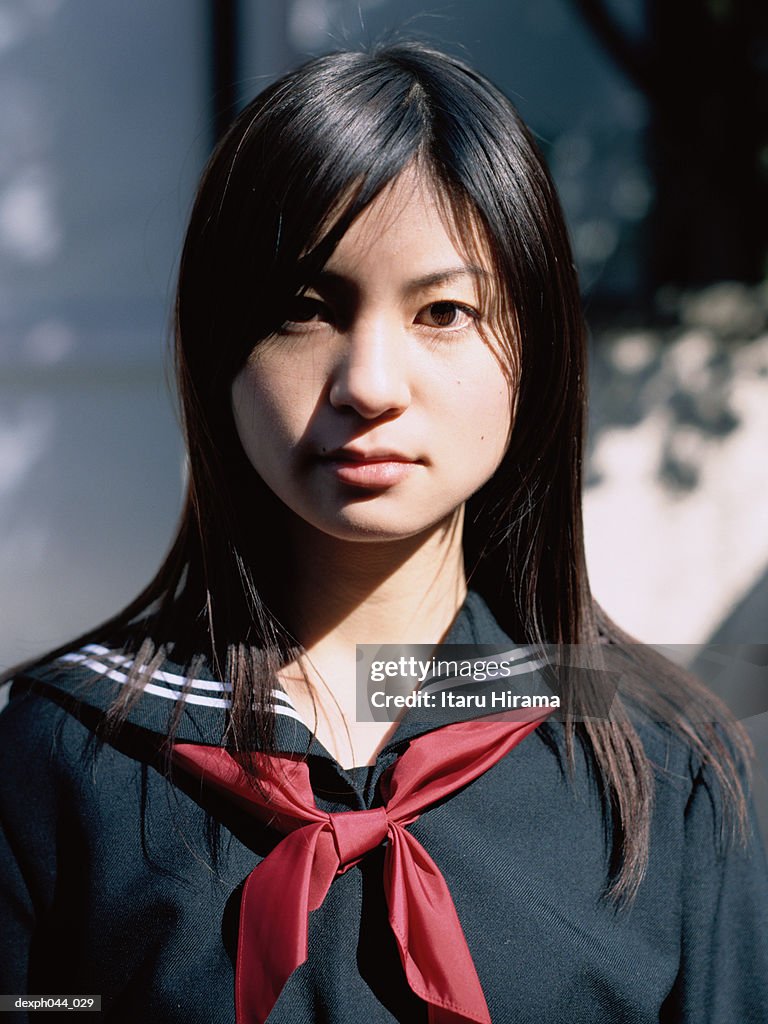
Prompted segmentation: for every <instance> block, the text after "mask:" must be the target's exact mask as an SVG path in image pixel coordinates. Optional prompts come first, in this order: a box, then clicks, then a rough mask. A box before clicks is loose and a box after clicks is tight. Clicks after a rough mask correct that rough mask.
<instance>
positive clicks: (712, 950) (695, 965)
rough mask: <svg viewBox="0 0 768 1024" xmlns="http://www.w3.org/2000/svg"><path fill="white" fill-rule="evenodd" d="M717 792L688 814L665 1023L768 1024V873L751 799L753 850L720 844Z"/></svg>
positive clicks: (701, 793) (700, 796)
mask: <svg viewBox="0 0 768 1024" xmlns="http://www.w3.org/2000/svg"><path fill="white" fill-rule="evenodd" d="M716 793H717V790H716V788H715V787H714V786H710V785H708V784H707V782H706V781H704V780H703V778H702V776H701V775H699V777H698V778H697V780H696V782H695V784H694V788H693V792H692V795H691V798H690V800H689V803H688V807H687V809H686V819H685V856H684V865H683V871H684V876H683V883H682V884H683V898H682V934H681V961H680V971H679V974H678V977H677V980H676V982H675V986H674V988H673V990H672V992H671V993H670V996H669V998H668V999H667V1001H666V1002H665V1004H664V1012H662V1015H661V1021H662V1022H663V1024H768V868H767V867H766V857H765V850H764V846H763V843H762V841H761V837H760V832H759V828H758V824H757V819H756V815H755V812H754V807H753V805H752V801H751V800H750V801H749V812H750V815H749V817H750V822H749V826H750V832H749V836H748V840H747V843H746V845H744V844H743V843H741V842H739V840H731V841H730V842H728V843H726V844H725V848H724V849H723V848H721V846H720V844H719V842H718V832H719V827H720V813H721V808H720V806H719V802H718V800H717V797H716V795H715V794H716Z"/></svg>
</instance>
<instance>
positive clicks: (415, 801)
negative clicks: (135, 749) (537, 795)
mask: <svg viewBox="0 0 768 1024" xmlns="http://www.w3.org/2000/svg"><path fill="white" fill-rule="evenodd" d="M544 717H546V715H545V716H544ZM542 721H543V717H542V716H541V714H540V712H537V717H536V718H535V719H533V720H527V721H515V722H509V721H505V722H500V721H482V720H480V721H472V722H459V723H456V724H452V725H447V726H444V727H443V728H441V729H436V730H434V731H433V732H429V733H425V734H424V735H422V736H418V737H416V738H415V739H413V740H411V741H410V745H409V746H408V748H407V750H406V751H405V753H403V754H402V756H401V757H399V758H398V760H397V761H396V762H395V763H394V764H393V765H392V767H391V768H388V769H387V771H386V772H385V773H384V775H383V776H382V779H381V784H380V789H381V796H382V800H383V801H384V806H383V807H376V808H374V809H372V810H367V811H342V812H340V813H337V814H328V813H326V812H325V811H321V810H319V809H318V807H317V806H316V804H315V799H314V794H313V792H312V787H311V785H310V780H309V771H308V768H307V764H306V762H305V761H301V760H296V759H295V758H291V757H273V756H270V757H264V756H261V755H259V756H258V765H259V769H260V780H259V781H260V787H261V792H259V791H257V790H255V789H254V787H253V785H252V784H251V783H249V780H248V777H247V775H246V773H245V771H244V769H243V768H242V767H241V764H240V763H239V762H238V759H237V758H236V757H233V756H232V755H231V754H229V753H228V752H227V751H226V750H224V749H222V748H220V747H205V746H198V745H196V744H190V743H180V744H176V745H175V747H174V748H173V753H172V760H173V762H174V764H175V765H176V766H178V767H180V768H183V769H185V770H186V771H187V772H189V773H191V774H192V775H194V776H195V777H197V778H199V779H201V780H203V781H204V783H205V785H206V786H208V787H211V788H213V789H215V790H217V791H219V792H220V793H223V794H225V795H226V796H227V797H229V798H230V799H232V800H233V802H236V803H237V804H239V805H240V806H241V807H245V808H246V809H247V810H248V811H249V812H250V813H252V814H255V815H257V816H258V817H259V818H261V819H263V820H266V821H268V822H269V824H270V825H272V826H273V827H275V828H277V829H278V830H279V831H281V832H285V833H286V835H285V837H284V838H283V839H282V840H281V841H280V842H279V843H278V844H277V845H276V846H275V848H274V849H273V850H272V851H271V853H270V854H269V856H268V857H266V858H265V859H264V860H263V861H261V862H260V863H259V864H257V866H256V867H255V868H254V869H253V871H252V872H251V873H250V875H249V876H248V878H247V880H246V882H245V887H244V889H243V896H242V905H241V909H240V935H239V940H238V949H237V966H236V974H235V1005H236V1011H237V1024H264V1021H265V1020H266V1019H267V1017H268V1016H269V1013H270V1011H271V1010H272V1007H273V1006H274V1005H275V1003H276V1001H277V998H278V996H279V995H280V992H281V991H282V989H283V986H284V985H285V983H286V981H287V980H288V978H289V977H290V976H291V974H292V973H293V972H294V971H295V970H296V968H297V967H299V966H300V965H301V964H303V963H304V961H305V960H306V959H307V929H308V924H309V922H308V914H309V912H310V911H312V910H317V908H318V907H319V906H320V905H321V903H322V902H323V900H324V899H325V896H326V893H327V892H328V889H329V887H330V885H331V883H332V882H333V879H334V878H335V877H336V875H340V874H343V873H344V872H345V871H348V870H349V868H351V867H353V866H354V865H355V864H357V863H358V861H360V860H361V859H362V858H363V857H364V856H365V854H366V853H368V852H370V851H371V850H373V849H375V848H376V847H377V846H379V845H380V844H381V843H383V842H384V841H385V840H387V848H386V854H385V861H384V889H385V892H386V898H387V905H388V907H389V923H390V926H391V928H392V931H393V933H394V935H395V940H396V942H397V946H398V949H399V952H400V960H401V962H402V964H403V969H404V970H405V975H406V978H407V981H408V984H409V986H410V987H411V989H412V990H413V992H414V993H415V994H416V995H417V996H419V997H420V998H421V999H423V1000H424V1001H425V1002H426V1003H427V1004H428V1006H429V1019H430V1022H431V1024H464V1022H469V1021H472V1022H475V1024H490V1017H489V1015H488V1007H487V1005H486V1002H485V996H484V995H483V990H482V988H481V986H480V981H479V979H478V977H477V972H476V970H475V965H474V963H473V961H472V956H471V954H470V952H469V948H468V947H467V941H466V939H465V937H464V932H463V931H462V928H461V924H460V922H459V919H458V916H457V914H456V908H455V907H454V905H453V900H452V899H451V895H450V893H449V891H448V887H447V885H446V883H445V879H444V878H443V876H442V874H441V873H440V870H439V868H438V867H437V865H436V864H435V862H434V861H433V860H432V858H431V857H430V856H429V854H428V853H427V851H426V850H425V849H424V847H423V846H422V845H421V843H419V842H418V841H417V840H416V839H414V837H413V836H412V835H411V834H410V833H409V832H407V831H406V828H405V826H406V825H410V824H411V823H412V822H414V821H416V819H417V818H418V817H419V816H420V815H421V814H423V813H424V811H426V810H428V809H429V808H430V807H431V806H432V805H433V804H435V803H437V802H438V801H440V800H443V799H444V798H445V797H447V796H450V795H451V794H452V793H455V792H456V791H457V790H458V789H461V788H462V787H464V786H466V785H467V784H468V783H470V782H472V781H474V779H476V778H477V777H478V776H480V775H482V774H483V773H484V772H486V771H487V770H488V769H489V768H491V767H492V766H493V765H494V764H496V762H497V761H500V760H501V758H502V757H504V755H505V754H507V753H508V752H509V751H510V750H511V749H512V748H513V747H515V746H516V745H517V744H518V743H520V741H521V740H523V739H525V737H526V736H527V735H528V734H529V733H530V732H532V731H533V730H534V729H535V728H536V727H537V726H538V725H539V724H540V723H541V722H542ZM238 757H239V760H240V761H242V760H243V757H241V756H239V755H238Z"/></svg>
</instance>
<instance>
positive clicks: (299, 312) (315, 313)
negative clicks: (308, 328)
mask: <svg viewBox="0 0 768 1024" xmlns="http://www.w3.org/2000/svg"><path fill="white" fill-rule="evenodd" d="M330 317H331V312H330V310H329V309H328V307H327V306H326V304H325V303H324V302H321V301H320V299H312V298H309V297H307V296H306V295H297V296H296V298H295V299H294V300H293V301H292V302H291V303H290V305H289V306H288V308H287V309H286V311H285V317H284V319H283V326H284V329H288V330H290V327H291V325H292V324H309V323H313V322H317V323H327V322H328V321H329V320H330Z"/></svg>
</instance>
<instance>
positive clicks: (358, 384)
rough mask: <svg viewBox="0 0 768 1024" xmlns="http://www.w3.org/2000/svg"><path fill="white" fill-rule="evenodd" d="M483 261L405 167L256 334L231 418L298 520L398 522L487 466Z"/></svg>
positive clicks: (488, 381) (452, 495)
mask: <svg viewBox="0 0 768 1024" xmlns="http://www.w3.org/2000/svg"><path fill="white" fill-rule="evenodd" d="M490 274H491V271H490V267H489V266H488V265H487V264H486V263H483V264H482V265H478V264H477V263H476V262H475V263H472V262H469V261H468V259H467V257H466V255H462V254H461V253H460V252H459V251H458V250H457V249H456V247H455V246H454V243H453V241H452V240H451V237H450V236H449V233H448V231H447V230H446V227H445V224H444V216H443V214H442V213H441V209H440V207H439V204H438V203H437V202H436V200H435V197H434V192H433V191H432V189H431V188H430V186H429V185H428V184H426V183H424V182H423V180H422V179H421V178H420V177H419V176H418V175H417V173H416V172H415V171H412V170H408V171H405V172H403V174H401V175H400V177H399V178H398V179H397V180H396V181H395V182H394V183H393V184H392V185H391V186H389V187H388V188H387V189H385V191H384V192H383V193H382V194H381V195H380V196H379V197H377V199H376V200H374V202H372V203H371V204H370V205H369V206H368V207H366V209H365V210H364V211H363V212H362V213H361V214H360V216H359V217H358V218H357V219H356V220H355V221H354V223H353V224H352V226H351V227H350V228H349V230H348V231H347V233H346V234H345V235H344V237H343V238H342V240H341V242H340V243H339V245H338V246H337V248H336V250H335V252H334V253H333V255H332V256H331V258H330V259H329V260H328V262H327V263H326V265H325V267H324V268H323V271H322V272H321V274H320V275H319V277H318V279H317V280H316V281H315V282H314V284H313V286H312V287H311V288H309V289H308V290H307V292H306V293H305V294H304V295H303V296H301V297H299V298H297V299H296V300H295V302H294V303H293V306H292V308H291V309H290V310H288V311H287V316H286V322H285V324H284V326H283V328H282V329H281V331H280V332H278V333H277V334H275V335H273V336H272V337H270V338H267V339H266V340H265V341H263V342H261V343H259V344H258V345H257V346H256V348H255V349H254V351H253V352H252V354H251V356H250V358H249V360H248V362H247V363H246V365H245V366H244V368H243V369H242V370H241V371H240V373H239V374H238V375H237V377H236V378H235V380H234V383H233V385H232V405H233V411H234V416H235V423H236V426H237V431H238V434H239V436H240V440H241V442H242V444H243V448H244V450H245V452H246V455H247V456H248V458H249V460H250V462H251V464H252V466H253V467H254V469H255V470H256V472H257V473H258V474H259V475H260V476H261V477H262V479H263V480H264V481H265V483H266V484H267V485H268V486H269V487H270V488H271V489H272V491H274V493H275V494H276V495H277V496H278V497H279V498H280V499H281V501H283V502H284V504H285V505H287V506H288V508H290V509H291V510H292V511H293V512H294V513H295V514H296V515H297V516H299V517H300V518H301V519H302V520H304V521H305V522H306V523H309V524H310V525H311V526H313V527H315V528H316V529H317V530H320V531H322V532H323V533H325V534H329V535H331V536H333V537H337V538H340V539H350V540H386V539H391V540H394V539H398V538H404V537H413V536H416V535H418V534H419V533H421V532H423V531H426V530H429V529H431V528H432V527H434V526H436V525H437V524H439V523H442V522H445V521H447V520H450V518H451V517H452V516H453V515H454V514H455V513H456V511H457V510H458V509H460V508H461V507H462V506H463V503H464V502H465V501H466V500H467V498H469V497H470V495H472V494H473V493H474V492H475V491H477V490H478V489H479V488H480V487H481V486H482V485H483V484H484V483H485V482H486V481H487V480H488V479H489V478H490V477H491V476H492V475H493V473H494V471H495V470H496V468H497V466H498V465H499V462H500V460H501V458H502V456H503V454H504V451H505V449H506V446H507V442H508V436H509V432H510V426H511V408H512V394H511V387H510V383H509V373H508V372H507V371H506V370H505V369H504V368H503V366H502V364H501V362H500V359H499V357H498V355H497V354H496V352H497V350H498V348H499V346H498V345H497V344H490V343H492V342H493V341H494V340H497V339H494V336H493V334H492V331H491V325H490V324H489V319H490V311H489V310H487V309H484V308H483V296H484V297H485V298H486V299H487V298H488V293H489V292H491V293H492V292H493V289H494V282H493V279H492V277H491V276H490ZM481 279H485V280H486V282H489V283H490V287H488V286H486V287H485V288H482V287H481V283H482V282H481ZM489 342H490V343H489Z"/></svg>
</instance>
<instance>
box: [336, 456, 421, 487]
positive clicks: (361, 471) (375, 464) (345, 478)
mask: <svg viewBox="0 0 768 1024" xmlns="http://www.w3.org/2000/svg"><path fill="white" fill-rule="evenodd" d="M320 462H321V465H323V466H324V467H326V468H327V469H328V470H329V471H330V472H331V473H332V474H333V475H334V476H335V478H336V479H337V480H338V481H339V482H340V483H344V484H349V485H350V486H352V487H360V488H364V489H367V490H383V489H386V488H389V487H393V486H394V485H395V484H397V483H400V482H401V481H402V480H405V479H406V478H407V477H408V476H410V475H411V474H412V473H413V472H414V470H415V469H416V468H417V467H418V466H419V465H420V464H421V460H420V459H415V458H412V457H411V456H410V455H406V454H404V453H403V452H398V451H392V450H388V449H379V448H376V449H370V450H368V451H363V450H359V449H357V448H337V449H336V450H335V451H332V452H329V453H328V454H326V455H322V456H321V458H320Z"/></svg>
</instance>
